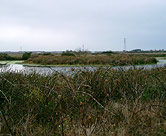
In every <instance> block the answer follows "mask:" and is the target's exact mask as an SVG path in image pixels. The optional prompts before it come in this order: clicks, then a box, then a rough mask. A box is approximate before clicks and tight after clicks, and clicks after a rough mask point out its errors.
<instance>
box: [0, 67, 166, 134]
mask: <svg viewBox="0 0 166 136" xmlns="http://www.w3.org/2000/svg"><path fill="white" fill-rule="evenodd" d="M165 74H166V68H157V69H152V70H143V69H130V70H128V71H124V70H122V69H119V70H113V69H105V68H99V69H94V71H88V70H85V71H77V72H76V71H75V70H74V69H73V68H72V69H71V74H70V75H65V74H62V73H58V72H55V73H54V74H51V75H40V74H37V73H30V74H26V73H10V72H6V73H1V74H0V103H1V105H0V111H1V114H0V117H1V118H0V122H1V124H2V125H1V126H2V127H1V131H0V134H1V135H3V134H12V135H16V136H19V135H49V136H54V135H56V136H58V135H59V136H60V135H67V136H72V135H81V136H84V135H88V134H91V135H98V136H103V135H106V136H107V135H108V136H110V135H152V136H153V135H154V136H155V135H165V134H166V123H165V122H166V114H165V111H166V101H165V99H166V76H165Z"/></svg>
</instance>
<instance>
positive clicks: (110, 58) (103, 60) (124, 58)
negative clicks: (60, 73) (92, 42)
mask: <svg viewBox="0 0 166 136" xmlns="http://www.w3.org/2000/svg"><path fill="white" fill-rule="evenodd" d="M25 63H30V64H41V65H112V66H115V65H141V64H152V63H157V60H156V59H155V57H153V56H150V55H142V54H141V55H140V54H112V55H104V54H103V55H81V56H57V55H34V56H31V57H30V58H29V59H28V60H27V61H25Z"/></svg>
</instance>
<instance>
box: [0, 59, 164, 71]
mask: <svg viewBox="0 0 166 136" xmlns="http://www.w3.org/2000/svg"><path fill="white" fill-rule="evenodd" d="M158 67H166V60H159V62H158V63H157V64H152V65H137V66H115V67H112V68H113V69H118V68H123V69H125V70H128V69H130V68H144V69H152V68H158ZM72 68H74V69H75V71H77V70H87V69H88V70H94V69H96V68H97V67H90V66H83V67H81V66H79V67H72ZM0 71H1V72H5V71H12V72H26V73H29V72H34V71H35V72H37V73H41V74H49V73H52V72H55V71H58V72H63V73H71V67H60V66H57V67H30V66H23V65H22V64H7V65H3V66H0Z"/></svg>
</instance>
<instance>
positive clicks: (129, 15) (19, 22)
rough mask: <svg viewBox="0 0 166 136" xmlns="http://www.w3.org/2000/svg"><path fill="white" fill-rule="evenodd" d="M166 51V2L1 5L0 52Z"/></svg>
mask: <svg viewBox="0 0 166 136" xmlns="http://www.w3.org/2000/svg"><path fill="white" fill-rule="evenodd" d="M124 37H126V39H127V50H132V49H136V48H140V49H144V50H150V49H166V0H0V51H19V50H21V47H22V50H25V51H28V50H29V51H32V50H35V51H36V50H44V51H61V50H78V49H79V48H81V47H82V45H83V44H84V46H85V49H88V50H90V51H100V50H102V51H103V50H123V49H124V44H123V39H124Z"/></svg>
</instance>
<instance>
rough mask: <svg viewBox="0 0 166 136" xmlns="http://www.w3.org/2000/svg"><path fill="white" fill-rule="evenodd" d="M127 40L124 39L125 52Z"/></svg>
mask: <svg viewBox="0 0 166 136" xmlns="http://www.w3.org/2000/svg"><path fill="white" fill-rule="evenodd" d="M126 48H127V47H126V38H124V52H125V51H126Z"/></svg>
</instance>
